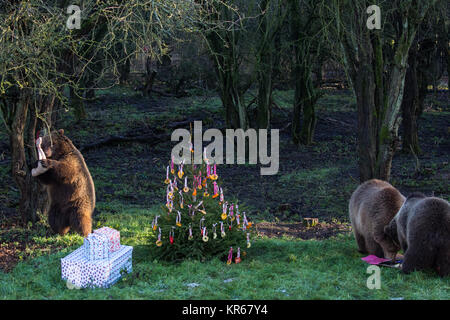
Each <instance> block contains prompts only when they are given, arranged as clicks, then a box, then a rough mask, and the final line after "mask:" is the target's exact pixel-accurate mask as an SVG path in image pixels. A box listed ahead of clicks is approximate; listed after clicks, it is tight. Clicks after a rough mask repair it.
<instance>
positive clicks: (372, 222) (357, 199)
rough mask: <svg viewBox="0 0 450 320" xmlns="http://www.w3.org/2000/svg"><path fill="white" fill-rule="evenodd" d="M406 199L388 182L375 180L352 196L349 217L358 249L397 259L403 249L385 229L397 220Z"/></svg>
mask: <svg viewBox="0 0 450 320" xmlns="http://www.w3.org/2000/svg"><path fill="white" fill-rule="evenodd" d="M404 201H405V197H404V196H403V195H402V194H401V193H400V192H399V191H398V190H397V189H395V188H394V187H393V186H392V185H390V184H389V183H388V182H385V181H381V180H377V179H372V180H369V181H366V182H364V183H363V184H361V185H360V186H359V187H358V188H357V189H356V190H355V191H354V192H353V194H352V197H351V199H350V203H349V215H350V221H351V223H352V229H353V233H354V235H355V239H356V242H357V244H358V249H359V251H360V252H361V253H369V254H373V255H376V256H377V257H385V258H387V259H393V260H394V259H395V257H396V254H397V252H398V250H399V249H400V248H399V246H398V245H397V244H396V242H394V241H392V239H391V238H389V237H387V236H386V235H385V233H384V227H385V226H386V225H388V224H389V222H390V221H391V220H392V218H394V216H395V214H396V213H397V212H398V210H399V209H400V207H401V206H402V204H403V203H404Z"/></svg>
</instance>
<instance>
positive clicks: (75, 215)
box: [31, 129, 95, 236]
mask: <svg viewBox="0 0 450 320" xmlns="http://www.w3.org/2000/svg"><path fill="white" fill-rule="evenodd" d="M41 148H42V150H43V152H44V154H45V158H46V159H40V160H38V161H37V163H36V167H35V168H34V169H32V171H31V174H32V176H34V177H36V178H37V179H39V181H40V182H41V183H43V184H44V185H45V186H46V187H47V192H48V195H49V201H50V209H49V211H48V222H49V225H50V227H51V228H52V230H53V231H54V232H56V233H59V234H60V235H64V234H66V233H67V232H68V231H69V230H70V229H71V230H73V231H76V232H78V233H80V234H82V235H83V236H87V235H88V234H89V233H91V231H92V213H93V211H94V208H95V188H94V182H93V180H92V177H91V174H90V173H89V170H88V168H87V166H86V163H85V162H84V158H83V156H82V155H81V153H80V151H78V149H77V148H76V147H75V146H74V145H73V143H72V141H70V139H69V138H67V137H66V136H65V135H64V130H62V129H61V130H58V131H54V132H52V133H51V135H46V136H44V137H43V138H42V144H41Z"/></svg>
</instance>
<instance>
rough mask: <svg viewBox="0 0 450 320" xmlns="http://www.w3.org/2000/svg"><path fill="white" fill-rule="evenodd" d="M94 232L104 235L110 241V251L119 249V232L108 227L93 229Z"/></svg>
mask: <svg viewBox="0 0 450 320" xmlns="http://www.w3.org/2000/svg"><path fill="white" fill-rule="evenodd" d="M94 233H96V234H101V235H104V236H105V237H106V238H108V240H109V242H110V248H109V251H110V252H114V251H116V250H119V249H120V232H119V231H117V230H114V229H112V228H109V227H103V228H100V229H97V230H94Z"/></svg>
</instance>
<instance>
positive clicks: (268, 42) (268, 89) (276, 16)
mask: <svg viewBox="0 0 450 320" xmlns="http://www.w3.org/2000/svg"><path fill="white" fill-rule="evenodd" d="M259 10H260V13H259V14H260V15H259V20H258V27H257V31H256V33H257V39H258V40H257V44H256V48H257V52H256V68H257V82H258V95H257V114H256V126H257V127H258V128H259V129H267V128H269V127H270V120H271V115H272V91H273V79H274V76H275V68H276V64H277V62H278V59H279V55H278V54H277V52H279V51H280V50H281V49H280V47H279V45H280V42H279V41H277V40H278V39H277V35H278V33H279V30H280V28H281V27H282V25H283V23H284V20H285V17H286V13H287V10H286V7H285V5H284V4H283V3H282V2H281V1H279V0H262V1H261V2H260V5H259Z"/></svg>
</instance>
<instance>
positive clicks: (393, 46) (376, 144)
mask: <svg viewBox="0 0 450 320" xmlns="http://www.w3.org/2000/svg"><path fill="white" fill-rule="evenodd" d="M350 2H351V3H352V4H353V5H355V6H356V7H362V8H365V5H366V4H367V3H366V2H365V1H362V0H361V1H358V0H354V1H350ZM397 2H401V4H402V5H403V7H404V8H403V10H402V11H400V9H399V6H398V5H399V4H398V3H389V4H387V5H388V6H393V7H392V8H390V7H389V8H385V10H386V11H387V10H391V12H392V14H393V15H394V16H395V18H396V21H395V23H394V25H393V30H394V31H395V33H394V34H395V39H392V40H391V43H390V44H388V45H386V43H387V42H388V41H389V39H391V38H390V37H389V36H392V34H389V35H386V34H385V33H384V32H385V31H384V30H383V29H382V30H376V29H375V30H370V29H368V28H367V27H366V26H365V24H364V23H361V22H365V20H366V19H367V17H366V16H365V12H364V11H361V12H359V11H357V12H356V13H355V14H353V13H351V14H350V13H349V11H348V9H349V8H348V7H347V6H345V5H342V4H341V3H339V4H338V2H335V5H337V8H336V9H337V10H336V13H337V21H338V27H337V28H338V34H339V35H340V43H341V45H342V48H343V52H344V62H345V65H346V68H347V71H348V73H349V75H350V78H351V80H352V85H353V89H354V91H355V95H356V101H357V107H358V152H359V172H360V181H361V182H363V181H366V180H368V179H372V178H378V179H383V180H389V178H390V172H391V165H392V158H393V156H394V153H395V151H396V149H397V146H398V142H399V137H398V128H399V124H400V117H399V115H400V110H401V105H402V99H403V91H404V84H405V75H406V70H407V60H408V52H409V49H410V47H411V45H412V42H413V40H414V37H415V34H416V31H417V29H418V27H419V25H420V23H421V21H422V19H423V18H424V15H425V13H426V11H427V10H428V9H429V8H430V7H431V6H433V5H434V3H435V2H436V1H428V2H426V3H422V2H420V3H419V2H417V3H416V2H414V3H410V2H408V3H406V1H405V2H404V3H403V1H397ZM382 10H383V9H382ZM391 18H392V19H393V17H391ZM385 19H387V17H385Z"/></svg>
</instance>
